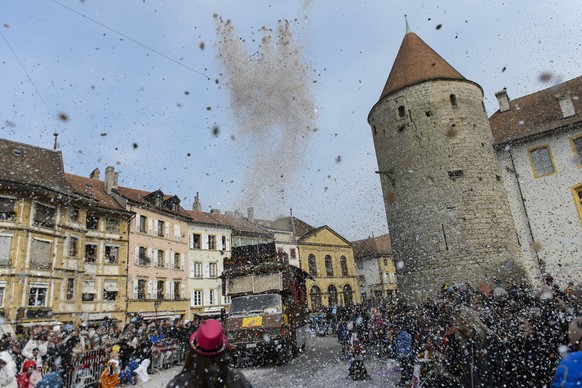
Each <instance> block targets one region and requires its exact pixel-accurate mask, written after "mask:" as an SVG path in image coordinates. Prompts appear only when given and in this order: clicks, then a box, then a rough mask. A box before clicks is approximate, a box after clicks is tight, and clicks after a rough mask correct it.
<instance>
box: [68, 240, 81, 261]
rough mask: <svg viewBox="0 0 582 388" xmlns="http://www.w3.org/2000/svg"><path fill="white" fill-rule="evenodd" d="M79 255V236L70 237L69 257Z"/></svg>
mask: <svg viewBox="0 0 582 388" xmlns="http://www.w3.org/2000/svg"><path fill="white" fill-rule="evenodd" d="M78 255H79V238H78V237H70V238H69V257H77V256H78Z"/></svg>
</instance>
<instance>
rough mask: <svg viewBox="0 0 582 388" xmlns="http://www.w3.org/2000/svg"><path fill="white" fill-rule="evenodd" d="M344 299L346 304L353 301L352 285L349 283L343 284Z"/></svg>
mask: <svg viewBox="0 0 582 388" xmlns="http://www.w3.org/2000/svg"><path fill="white" fill-rule="evenodd" d="M344 301H345V303H346V306H351V305H352V304H353V303H354V300H353V291H352V287H351V286H350V285H349V284H346V285H345V286H344Z"/></svg>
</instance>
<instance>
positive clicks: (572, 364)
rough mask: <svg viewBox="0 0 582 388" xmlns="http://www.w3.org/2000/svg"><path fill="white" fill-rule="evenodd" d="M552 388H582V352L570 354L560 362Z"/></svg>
mask: <svg viewBox="0 0 582 388" xmlns="http://www.w3.org/2000/svg"><path fill="white" fill-rule="evenodd" d="M552 387H556V388H558V387H566V388H570V387H582V351H579V352H574V353H570V354H568V355H567V356H566V357H564V358H563V359H562V361H560V363H559V364H558V368H557V369H556V374H555V375H554V382H553V384H552Z"/></svg>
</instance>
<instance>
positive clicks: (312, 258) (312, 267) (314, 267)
mask: <svg viewBox="0 0 582 388" xmlns="http://www.w3.org/2000/svg"><path fill="white" fill-rule="evenodd" d="M307 261H308V263H309V274H310V275H311V276H317V264H316V263H315V256H313V255H309V258H308V259H307Z"/></svg>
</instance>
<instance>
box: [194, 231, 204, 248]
mask: <svg viewBox="0 0 582 388" xmlns="http://www.w3.org/2000/svg"><path fill="white" fill-rule="evenodd" d="M201 241H202V239H201V237H200V235H199V234H193V235H192V249H200V242H201Z"/></svg>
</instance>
